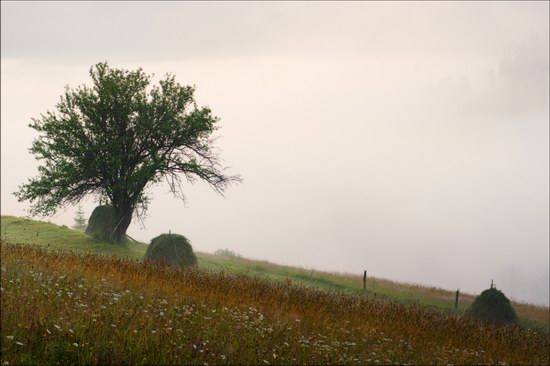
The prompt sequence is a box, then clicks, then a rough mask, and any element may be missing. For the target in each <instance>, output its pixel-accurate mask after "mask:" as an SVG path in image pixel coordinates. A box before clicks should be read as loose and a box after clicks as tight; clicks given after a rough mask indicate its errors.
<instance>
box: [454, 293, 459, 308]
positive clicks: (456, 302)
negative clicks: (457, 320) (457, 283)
mask: <svg viewBox="0 0 550 366" xmlns="http://www.w3.org/2000/svg"><path fill="white" fill-rule="evenodd" d="M458 290H459V289H457V290H456V297H455V311H458Z"/></svg>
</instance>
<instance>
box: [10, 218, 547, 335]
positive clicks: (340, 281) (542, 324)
mask: <svg viewBox="0 0 550 366" xmlns="http://www.w3.org/2000/svg"><path fill="white" fill-rule="evenodd" d="M0 224H1V227H0V236H1V238H2V239H3V240H4V241H5V242H7V243H25V244H35V245H39V246H43V247H45V248H49V249H62V250H70V251H75V252H78V253H96V254H104V255H115V256H119V257H123V258H130V259H136V260H141V259H142V258H143V255H144V254H145V251H146V249H147V245H146V244H143V243H136V242H128V243H125V244H123V245H112V244H107V243H100V242H96V241H93V240H91V239H90V238H89V237H87V236H86V235H84V234H83V233H80V232H77V231H74V230H71V229H69V228H67V227H62V226H58V225H55V224H51V223H46V222H40V221H35V220H29V219H24V218H18V217H14V216H2V217H1V219H0ZM196 254H197V258H198V261H199V267H200V268H203V269H208V270H213V271H224V272H226V273H245V274H248V275H251V276H259V277H265V278H268V279H272V280H280V281H287V280H291V281H293V282H297V283H300V284H303V285H305V286H310V287H316V288H321V289H335V290H341V291H345V292H348V293H353V294H363V295H366V296H368V297H376V298H382V299H387V300H395V301H400V302H403V303H414V304H418V305H421V306H426V307H431V308H433V309H438V310H442V311H445V312H454V298H455V297H454V296H455V294H454V292H452V291H448V290H444V289H441V288H436V287H426V286H420V285H413V284H407V283H399V282H395V281H390V280H386V279H382V278H376V277H372V276H369V279H368V291H367V293H366V294H365V293H364V292H363V289H362V287H363V283H362V276H360V275H357V276H353V275H350V274H338V273H328V272H321V271H314V270H307V269H303V268H297V267H291V266H283V265H277V264H273V263H269V262H266V261H259V260H251V259H246V258H241V257H235V256H220V255H215V254H208V253H200V252H197V253H196ZM474 297H475V296H474V295H472V294H464V293H461V294H460V301H459V309H458V314H462V313H463V312H464V311H465V310H466V309H467V308H468V307H469V306H470V304H471V303H472V301H473V299H474ZM513 306H514V308H515V309H516V312H517V313H518V316H519V317H520V321H521V324H522V325H524V326H526V327H529V328H542V329H544V330H545V331H549V329H550V309H549V308H548V307H543V306H536V305H532V304H525V303H519V302H513Z"/></svg>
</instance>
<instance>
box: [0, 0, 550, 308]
mask: <svg viewBox="0 0 550 366" xmlns="http://www.w3.org/2000/svg"><path fill="white" fill-rule="evenodd" d="M1 7H2V9H1V10H2V19H1V20H2V24H1V41H2V42H1V63H2V64H1V66H2V69H1V87H2V89H1V103H2V108H1V133H2V135H1V153H2V155H1V163H2V165H1V212H2V215H18V216H24V215H26V212H25V210H26V209H27V208H28V203H19V202H17V200H16V198H15V197H14V196H13V194H12V192H14V191H16V190H17V187H18V185H20V184H22V183H23V182H25V181H26V180H27V179H28V178H30V177H32V176H35V175H36V174H37V166H38V165H37V164H38V163H37V162H36V161H35V160H34V158H33V156H32V155H30V154H29V152H28V148H29V147H30V146H31V142H32V140H33V138H34V137H35V133H34V131H33V130H31V129H30V128H28V127H27V125H28V123H29V122H30V120H31V118H35V117H39V116H40V114H41V113H45V112H46V111H47V110H53V108H54V106H55V104H56V103H57V101H58V100H59V96H60V95H61V93H62V92H63V88H64V86H65V85H69V86H71V87H75V86H78V85H80V84H82V83H87V84H90V82H91V79H90V78H89V75H88V71H89V69H90V67H91V66H92V65H93V64H95V63H97V62H101V61H108V62H109V63H110V65H111V66H113V67H123V68H128V69H132V68H137V67H142V68H143V69H144V71H145V72H147V73H154V74H155V76H156V77H155V81H157V80H158V79H159V78H160V77H162V76H163V75H164V74H165V73H167V72H172V73H174V74H175V75H176V78H177V80H178V81H179V82H181V83H183V84H190V85H195V86H196V89H197V91H196V97H197V102H198V104H199V105H208V106H210V107H211V108H212V110H213V112H214V114H215V115H217V116H218V117H220V126H221V128H220V130H219V131H218V133H217V134H218V136H219V139H218V140H217V143H216V146H217V147H219V148H220V149H221V156H222V157H223V159H224V161H225V164H226V165H227V166H230V169H229V171H228V172H229V173H233V174H240V175H241V177H242V178H243V184H241V185H236V186H233V187H231V188H230V189H229V190H228V191H227V193H226V195H225V197H221V196H220V195H218V194H216V193H215V192H214V191H212V190H211V189H210V188H209V187H208V186H206V185H205V184H201V183H197V184H195V185H192V186H191V185H186V186H185V193H186V197H187V203H186V204H184V203H183V202H181V201H179V200H177V199H175V198H174V197H173V196H172V195H171V194H170V193H169V189H168V187H167V186H166V185H162V184H160V185H158V186H153V187H149V192H150V193H151V197H152V202H151V204H150V208H149V211H148V216H147V217H146V220H145V222H144V223H143V225H144V226H142V225H140V224H139V223H138V222H137V221H135V222H134V223H133V224H132V226H131V227H130V230H129V234H130V235H131V236H132V237H134V238H137V239H140V240H142V241H145V242H148V241H149V240H150V239H151V238H153V237H155V236H156V235H159V234H160V233H164V232H168V230H171V231H172V232H176V233H181V234H184V235H186V236H187V237H188V238H189V239H190V240H191V241H192V244H193V247H194V249H195V250H197V251H206V252H213V251H215V250H216V249H218V248H229V249H231V250H234V251H236V252H238V253H240V254H242V255H244V256H246V257H252V258H260V259H266V260H269V261H273V262H277V263H284V264H291V265H299V266H303V267H306V268H316V269H320V270H331V271H342V272H349V273H357V274H358V275H360V274H361V273H362V271H363V270H364V269H366V270H367V271H368V272H369V273H370V274H372V275H375V276H379V277H386V278H389V279H393V280H397V281H402V282H412V283H420V284H424V285H433V286H439V287H443V288H447V289H451V290H454V289H456V288H460V289H461V290H462V291H467V292H474V293H477V292H480V291H482V290H483V289H485V288H487V287H488V286H489V284H490V282H491V279H493V280H494V281H495V283H496V285H497V287H499V288H501V289H502V290H503V291H504V292H505V293H506V294H507V295H509V296H511V297H513V298H515V299H518V300H521V301H528V302H535V303H537V304H544V305H548V304H549V56H548V55H549V3H548V2H532V3H530V2H486V3H476V2H473V3H472V2H467V3H466V2H464V3H463V2H457V3H447V2H446V3H433V2H420V3H409V2H383V3H376V2H347V3H345V2H342V3H340V2H334V3H330V2H318V3H305V2H304V3H293V2H282V3H275V2H273V3H244V2H238V3H231V2H217V3H213V2H208V3H206V2H205V3H200V2H197V3H191V2H190V3H184V2H181V3H180V2H164V3H148V2H134V3H132V2H118V3H105V2H95V3H94V2H92V3H84V2H75V3H30V2H25V3H12V2H9V3H6V2H2V5H1ZM96 204H97V202H95V201H94V199H93V197H91V198H90V199H88V200H87V201H85V202H83V207H84V209H85V211H86V214H87V215H89V214H90V213H91V211H92V210H93V208H94V207H95V205H96ZM74 212H75V209H74V207H69V208H67V209H64V210H60V211H59V212H58V213H57V214H56V215H54V216H52V217H51V218H49V219H50V220H51V221H52V222H55V223H59V224H65V225H69V226H70V225H72V224H73V217H74ZM46 220H47V219H46Z"/></svg>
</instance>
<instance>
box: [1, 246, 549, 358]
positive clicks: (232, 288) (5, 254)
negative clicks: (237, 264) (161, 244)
mask: <svg viewBox="0 0 550 366" xmlns="http://www.w3.org/2000/svg"><path fill="white" fill-rule="evenodd" d="M1 249H2V251H1V255H2V282H1V283H2V284H1V286H2V292H1V295H2V297H1V301H2V318H1V325H2V343H1V347H2V356H1V361H2V363H4V362H8V363H9V364H17V363H25V364H44V363H55V362H56V361H59V360H61V361H60V362H61V363H66V364H204V363H207V364H268V363H269V364H338V363H339V364H378V363H382V364H404V363H407V364H409V363H412V364H443V363H444V364H449V363H453V364H498V363H503V364H504V363H505V364H529V365H532V364H548V363H549V362H550V337H549V335H548V333H545V332H537V331H532V330H527V329H524V328H522V327H518V326H496V325H491V324H483V323H480V322H477V321H474V320H471V319H470V320H466V319H462V318H460V317H457V316H454V315H451V314H445V313H443V312H438V311H431V310H427V309H426V308H423V307H421V306H417V305H404V304H401V303H396V302H388V301H380V300H376V299H371V298H367V297H365V296H357V295H353V294H344V293H341V292H334V291H319V290H316V289H311V288H306V287H304V286H298V285H296V284H293V283H291V282H290V281H288V282H274V281H267V280H263V279H259V278H252V277H249V276H245V275H242V274H237V275H233V274H227V273H225V274H222V273H213V272H208V271H203V270H198V269H194V270H186V271H182V270H174V269H170V268H166V267H162V266H155V265H147V264H141V263H138V262H135V261H128V260H123V259H120V258H113V257H106V256H97V255H78V254H75V253H63V252H52V251H46V250H43V249H39V248H34V247H30V246H18V245H7V244H5V243H3V244H2V246H1Z"/></svg>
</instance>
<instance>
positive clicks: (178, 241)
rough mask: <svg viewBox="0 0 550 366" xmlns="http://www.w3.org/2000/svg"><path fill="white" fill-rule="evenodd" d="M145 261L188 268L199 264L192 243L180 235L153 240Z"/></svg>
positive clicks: (166, 235) (167, 235) (164, 235)
mask: <svg viewBox="0 0 550 366" xmlns="http://www.w3.org/2000/svg"><path fill="white" fill-rule="evenodd" d="M145 259H146V260H150V261H155V262H164V263H166V264H169V265H171V266H175V267H188V266H193V265H195V264H196V263H197V257H196V256H195V253H193V247H192V246H191V243H189V240H187V238H186V237H185V236H183V235H178V234H162V235H159V236H157V237H156V238H154V239H153V240H151V244H149V247H148V248H147V251H146V252H145Z"/></svg>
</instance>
